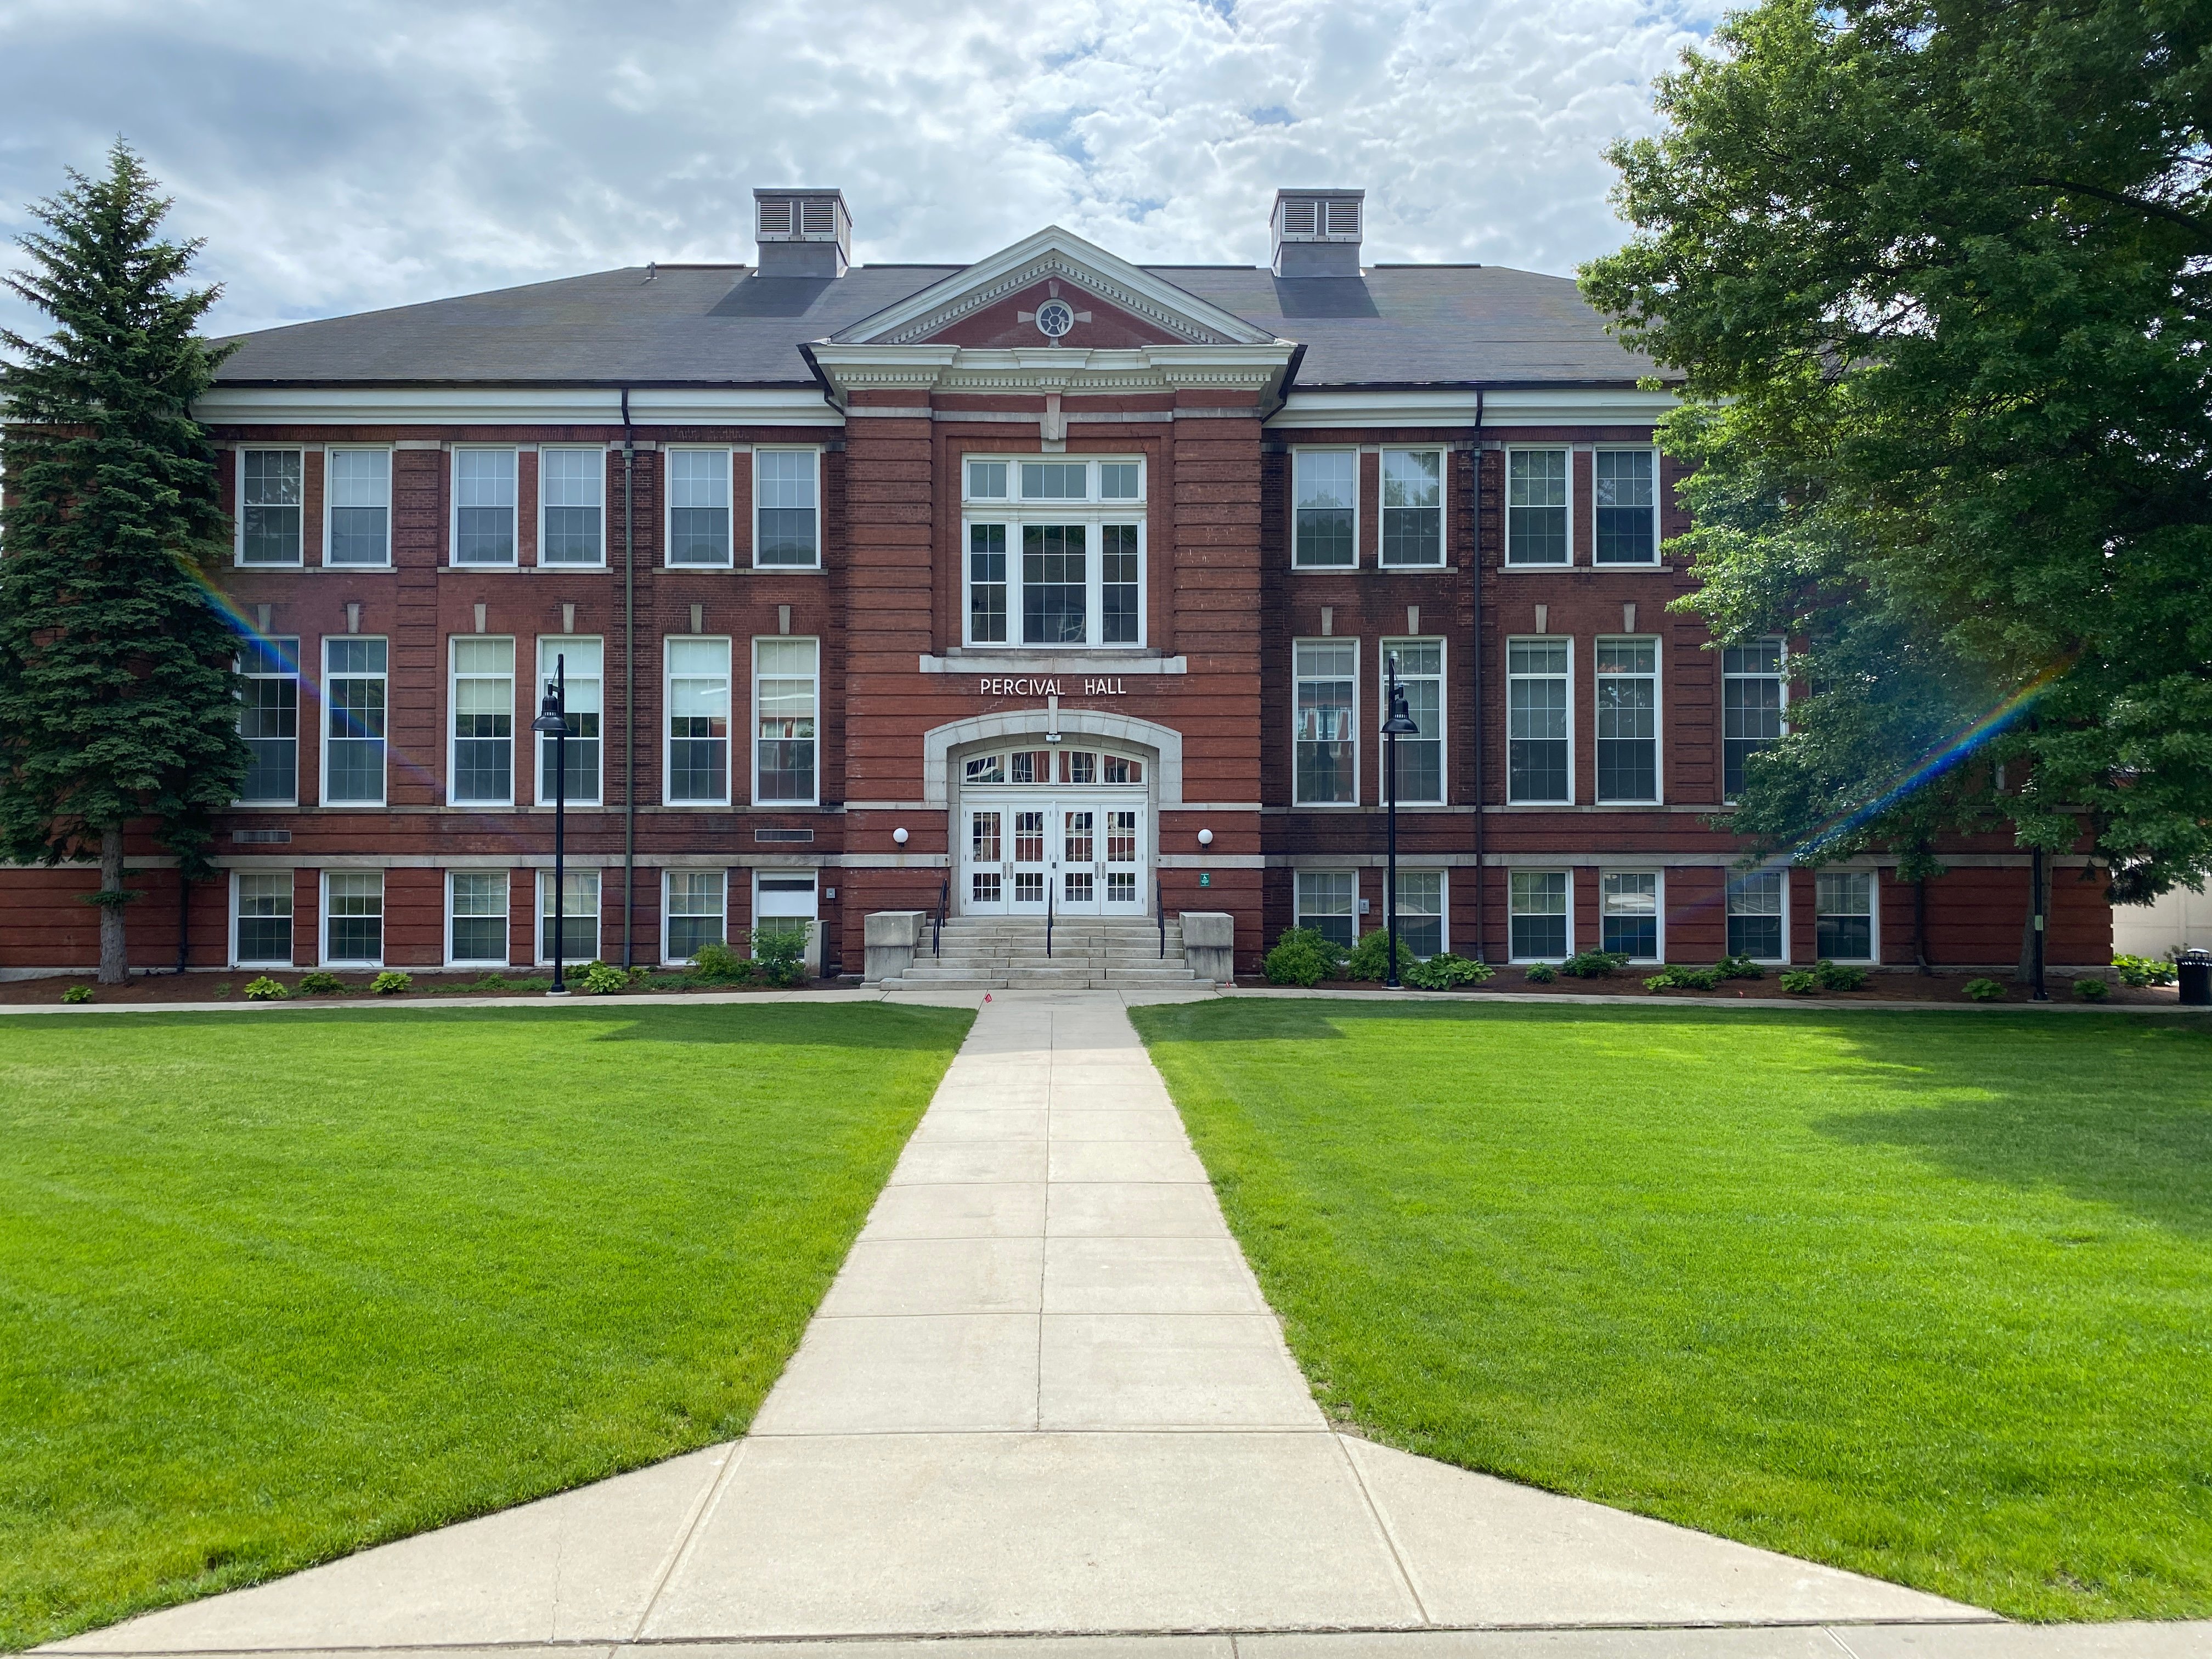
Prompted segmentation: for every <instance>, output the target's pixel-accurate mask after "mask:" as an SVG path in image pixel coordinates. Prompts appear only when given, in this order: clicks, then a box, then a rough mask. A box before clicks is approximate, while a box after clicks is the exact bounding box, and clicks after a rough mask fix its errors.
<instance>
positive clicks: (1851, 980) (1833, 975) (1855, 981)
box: [1813, 957, 1867, 991]
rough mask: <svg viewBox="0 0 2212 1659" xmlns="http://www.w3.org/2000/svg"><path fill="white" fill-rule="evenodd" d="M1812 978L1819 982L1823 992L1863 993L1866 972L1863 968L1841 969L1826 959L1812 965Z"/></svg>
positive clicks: (1823, 958) (1822, 958)
mask: <svg viewBox="0 0 2212 1659" xmlns="http://www.w3.org/2000/svg"><path fill="white" fill-rule="evenodd" d="M1813 977H1814V979H1816V980H1818V981H1820V988H1821V989H1822V990H1824V991H1863V990H1865V989H1866V982H1867V970H1866V969H1863V968H1843V967H1838V965H1837V964H1836V963H1832V962H1831V961H1829V960H1828V959H1827V958H1826V957H1821V958H1820V961H1818V962H1816V963H1814V964H1813Z"/></svg>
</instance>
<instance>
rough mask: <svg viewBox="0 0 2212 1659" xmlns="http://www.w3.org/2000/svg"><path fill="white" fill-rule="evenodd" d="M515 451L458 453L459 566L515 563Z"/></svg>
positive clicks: (455, 519)
mask: <svg viewBox="0 0 2212 1659" xmlns="http://www.w3.org/2000/svg"><path fill="white" fill-rule="evenodd" d="M514 502H515V491H514V452H513V450H511V449H457V450H455V451H454V452H453V562H454V563H455V564H513V562H514Z"/></svg>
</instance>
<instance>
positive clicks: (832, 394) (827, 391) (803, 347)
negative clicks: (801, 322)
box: [799, 340, 845, 415]
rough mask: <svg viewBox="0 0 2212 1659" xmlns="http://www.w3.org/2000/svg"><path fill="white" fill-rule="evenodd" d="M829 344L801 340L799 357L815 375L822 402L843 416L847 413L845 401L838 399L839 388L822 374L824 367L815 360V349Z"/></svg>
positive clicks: (824, 341)
mask: <svg viewBox="0 0 2212 1659" xmlns="http://www.w3.org/2000/svg"><path fill="white" fill-rule="evenodd" d="M826 344H828V342H827V341H826V340H801V341H800V342H799V356H801V357H804V358H805V360H806V367H807V368H808V370H809V371H810V372H811V374H813V376H814V382H815V384H816V385H817V386H820V387H821V388H822V401H823V403H825V404H829V407H830V408H832V409H834V410H836V411H837V412H838V413H839V414H840V415H842V414H843V413H844V412H845V403H844V400H843V399H842V398H840V397H838V395H837V388H836V386H832V385H831V384H830V383H829V376H828V375H827V374H823V372H822V365H821V364H820V363H818V362H816V361H815V358H814V348H815V347H816V346H817V345H826Z"/></svg>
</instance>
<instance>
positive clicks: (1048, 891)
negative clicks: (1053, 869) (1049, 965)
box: [1044, 872, 1053, 962]
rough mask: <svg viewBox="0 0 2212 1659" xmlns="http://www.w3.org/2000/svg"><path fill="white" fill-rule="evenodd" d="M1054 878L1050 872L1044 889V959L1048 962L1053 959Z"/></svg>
mask: <svg viewBox="0 0 2212 1659" xmlns="http://www.w3.org/2000/svg"><path fill="white" fill-rule="evenodd" d="M1052 887H1053V883H1052V878H1051V876H1050V874H1049V872H1048V874H1047V875H1046V878H1045V889H1044V959H1045V960H1046V961H1047V962H1050V961H1051V960H1052V901H1053V890H1052Z"/></svg>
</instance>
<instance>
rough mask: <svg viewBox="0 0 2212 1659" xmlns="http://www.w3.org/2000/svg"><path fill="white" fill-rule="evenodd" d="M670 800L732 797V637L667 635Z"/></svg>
mask: <svg viewBox="0 0 2212 1659" xmlns="http://www.w3.org/2000/svg"><path fill="white" fill-rule="evenodd" d="M667 799H668V802H669V804H670V805H676V806H689V805H721V804H723V803H725V802H726V801H727V800H728V799H730V642H729V641H727V640H708V639H671V640H670V641H668V793H667Z"/></svg>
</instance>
